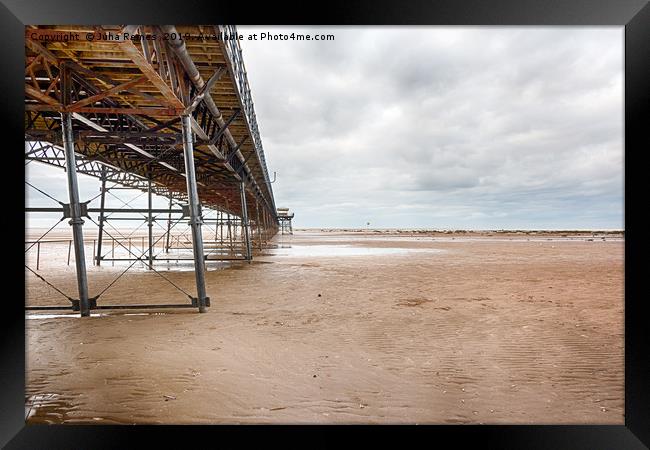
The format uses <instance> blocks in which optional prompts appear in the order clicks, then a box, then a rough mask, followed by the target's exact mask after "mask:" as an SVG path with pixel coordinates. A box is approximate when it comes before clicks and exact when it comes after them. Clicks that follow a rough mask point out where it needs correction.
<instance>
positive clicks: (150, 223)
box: [147, 179, 171, 270]
mask: <svg viewBox="0 0 650 450" xmlns="http://www.w3.org/2000/svg"><path fill="white" fill-rule="evenodd" d="M152 202H153V192H152V190H151V179H149V184H148V185H147V209H149V213H148V215H147V227H149V255H148V259H149V270H151V269H152V268H153V215H152V214H151V209H152V206H153V205H152ZM169 209H171V208H169Z"/></svg>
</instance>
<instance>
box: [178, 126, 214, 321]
mask: <svg viewBox="0 0 650 450" xmlns="http://www.w3.org/2000/svg"><path fill="white" fill-rule="evenodd" d="M181 124H182V128H183V155H184V158H185V178H186V180H187V197H188V200H189V209H190V226H191V228H192V249H193V251H194V273H195V275H196V291H197V299H198V307H199V312H202V313H203V312H206V309H205V308H206V306H207V303H208V301H209V300H208V298H207V295H206V291H205V259H204V256H203V236H202V234H201V223H202V220H201V211H200V207H201V204H200V202H199V194H198V190H197V187H196V172H195V169H194V144H193V142H192V128H191V125H190V116H189V115H183V116H181Z"/></svg>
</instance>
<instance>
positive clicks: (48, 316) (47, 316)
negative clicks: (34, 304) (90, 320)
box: [25, 313, 104, 320]
mask: <svg viewBox="0 0 650 450" xmlns="http://www.w3.org/2000/svg"><path fill="white" fill-rule="evenodd" d="M103 315H104V314H100V313H91V314H90V317H101V316H103ZM61 317H70V318H79V317H80V315H79V313H68V314H65V313H63V314H25V319H27V320H34V319H58V318H61Z"/></svg>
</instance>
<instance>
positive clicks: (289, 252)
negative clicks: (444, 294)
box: [269, 245, 444, 256]
mask: <svg viewBox="0 0 650 450" xmlns="http://www.w3.org/2000/svg"><path fill="white" fill-rule="evenodd" d="M443 251H444V250H440V249H435V248H417V249H416V248H398V247H359V246H353V245H293V246H286V245H285V246H282V247H280V248H277V249H273V250H271V251H270V252H269V253H270V254H271V255H272V256H375V255H395V254H406V253H412V252H427V253H440V252H443Z"/></svg>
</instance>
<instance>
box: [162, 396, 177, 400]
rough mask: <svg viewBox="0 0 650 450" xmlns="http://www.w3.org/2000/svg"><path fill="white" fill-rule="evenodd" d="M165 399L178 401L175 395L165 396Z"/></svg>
mask: <svg viewBox="0 0 650 450" xmlns="http://www.w3.org/2000/svg"><path fill="white" fill-rule="evenodd" d="M163 398H164V399H165V401H169V400H176V397H174V396H173V395H163Z"/></svg>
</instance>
